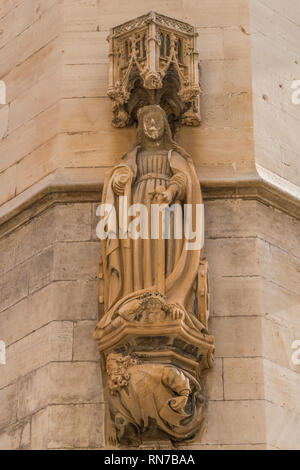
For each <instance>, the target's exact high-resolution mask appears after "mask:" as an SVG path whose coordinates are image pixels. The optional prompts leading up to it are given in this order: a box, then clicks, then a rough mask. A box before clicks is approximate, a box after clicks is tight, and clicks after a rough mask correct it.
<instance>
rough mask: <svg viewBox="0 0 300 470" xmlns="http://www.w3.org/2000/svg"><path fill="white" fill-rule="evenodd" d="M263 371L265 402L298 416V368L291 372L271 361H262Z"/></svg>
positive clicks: (299, 413)
mask: <svg viewBox="0 0 300 470" xmlns="http://www.w3.org/2000/svg"><path fill="white" fill-rule="evenodd" d="M264 371H265V398H266V400H268V401H269V402H271V403H274V404H276V405H279V406H281V407H282V408H284V409H285V410H289V411H291V412H293V413H297V414H298V415H299V416H300V393H299V390H300V377H299V372H300V366H298V370H297V371H295V372H292V371H291V370H289V369H286V368H285V367H281V366H279V365H277V364H274V363H273V362H271V361H264Z"/></svg>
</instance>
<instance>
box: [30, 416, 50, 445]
mask: <svg viewBox="0 0 300 470" xmlns="http://www.w3.org/2000/svg"><path fill="white" fill-rule="evenodd" d="M48 432H49V409H48V408H44V409H43V410H41V411H39V412H38V413H36V414H35V415H33V416H32V420H31V446H30V449H31V450H44V449H47V448H48Z"/></svg>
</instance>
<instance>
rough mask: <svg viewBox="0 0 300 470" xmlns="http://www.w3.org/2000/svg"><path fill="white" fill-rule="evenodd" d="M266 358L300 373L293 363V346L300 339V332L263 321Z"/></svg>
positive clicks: (267, 320) (272, 322) (266, 320)
mask: <svg viewBox="0 0 300 470" xmlns="http://www.w3.org/2000/svg"><path fill="white" fill-rule="evenodd" d="M262 325H263V351H264V357H265V358H266V359H269V360H270V361H272V362H275V363H276V364H278V365H281V366H283V367H286V368H288V369H291V370H293V371H295V372H298V371H299V366H296V365H294V364H293V363H292V354H293V349H292V344H293V342H294V341H295V340H297V339H300V332H299V331H297V330H293V329H290V328H287V327H285V326H282V325H280V324H278V323H275V322H274V321H272V320H269V319H267V318H265V319H263V324H262Z"/></svg>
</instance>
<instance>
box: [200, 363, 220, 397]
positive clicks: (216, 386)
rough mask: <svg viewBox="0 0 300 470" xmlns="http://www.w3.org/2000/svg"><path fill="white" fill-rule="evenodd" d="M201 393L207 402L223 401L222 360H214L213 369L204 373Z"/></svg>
mask: <svg viewBox="0 0 300 470" xmlns="http://www.w3.org/2000/svg"><path fill="white" fill-rule="evenodd" d="M203 393H204V395H205V397H206V398H207V399H208V400H212V401H216V400H224V385H223V362H222V359H215V361H214V366H213V368H212V369H208V370H207V371H206V372H205V380H204V389H203Z"/></svg>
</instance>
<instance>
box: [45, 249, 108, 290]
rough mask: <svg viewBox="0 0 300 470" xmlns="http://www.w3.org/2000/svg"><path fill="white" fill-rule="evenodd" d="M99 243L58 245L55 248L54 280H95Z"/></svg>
mask: <svg viewBox="0 0 300 470" xmlns="http://www.w3.org/2000/svg"><path fill="white" fill-rule="evenodd" d="M99 254H100V243H99V242H90V243H59V244H57V245H56V246H55V259H54V270H55V279H56V280H61V281H64V280H68V281H72V280H74V281H76V280H81V279H82V280H91V281H92V280H95V279H96V276H97V270H98V260H99Z"/></svg>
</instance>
